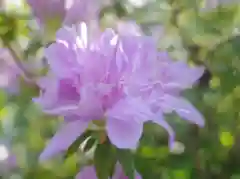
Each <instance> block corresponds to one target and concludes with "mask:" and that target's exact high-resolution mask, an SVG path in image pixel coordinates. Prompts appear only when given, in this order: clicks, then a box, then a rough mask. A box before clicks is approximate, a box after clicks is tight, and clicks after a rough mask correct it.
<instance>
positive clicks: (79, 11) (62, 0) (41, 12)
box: [27, 0, 100, 26]
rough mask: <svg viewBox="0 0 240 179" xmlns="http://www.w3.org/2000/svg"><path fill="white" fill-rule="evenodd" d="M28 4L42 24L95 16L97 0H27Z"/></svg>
mask: <svg viewBox="0 0 240 179" xmlns="http://www.w3.org/2000/svg"><path fill="white" fill-rule="evenodd" d="M27 2H28V4H29V5H30V7H31V10H32V12H33V14H34V16H35V17H36V18H37V20H38V22H39V23H40V24H41V25H42V26H44V25H46V24H48V23H53V22H54V23H56V22H59V25H60V24H61V23H64V24H67V25H69V24H73V23H77V22H80V21H89V20H92V19H94V18H97V16H98V11H99V7H100V4H99V1H98V0H40V1H39V0H28V1H27Z"/></svg>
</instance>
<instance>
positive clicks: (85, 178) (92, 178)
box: [76, 163, 142, 179]
mask: <svg viewBox="0 0 240 179" xmlns="http://www.w3.org/2000/svg"><path fill="white" fill-rule="evenodd" d="M76 179H98V178H97V175H96V171H95V168H94V167H93V166H87V167H84V168H83V170H82V171H80V172H79V174H78V175H77V176H76ZM111 179H128V177H127V176H126V175H125V174H124V171H123V169H122V167H121V165H120V164H119V163H117V164H116V167H115V171H114V174H113V177H112V178H111ZM135 179H142V177H141V176H140V175H139V174H138V173H137V172H135Z"/></svg>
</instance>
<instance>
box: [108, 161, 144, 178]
mask: <svg viewBox="0 0 240 179" xmlns="http://www.w3.org/2000/svg"><path fill="white" fill-rule="evenodd" d="M112 179H128V177H127V176H126V175H125V173H124V171H123V169H122V166H121V165H120V163H117V164H116V167H115V172H114V175H113V178H112ZM135 179H142V177H141V175H139V173H137V172H135Z"/></svg>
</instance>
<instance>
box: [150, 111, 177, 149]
mask: <svg viewBox="0 0 240 179" xmlns="http://www.w3.org/2000/svg"><path fill="white" fill-rule="evenodd" d="M153 122H154V123H156V124H158V125H160V126H162V127H163V128H164V129H165V130H166V131H167V132H168V134H169V148H170V149H172V148H173V144H174V140H175V132H174V130H173V129H172V127H171V126H170V125H169V124H168V123H167V122H166V121H165V120H164V117H163V113H162V112H160V111H158V112H157V114H156V118H154V119H153Z"/></svg>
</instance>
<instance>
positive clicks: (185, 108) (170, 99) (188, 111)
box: [164, 95, 204, 127]
mask: <svg viewBox="0 0 240 179" xmlns="http://www.w3.org/2000/svg"><path fill="white" fill-rule="evenodd" d="M164 100H165V103H166V104H167V105H168V106H169V107H170V108H172V109H173V110H174V111H175V112H176V113H177V114H178V115H179V116H180V117H182V118H184V119H186V120H188V121H191V122H193V123H195V124H197V125H199V126H201V127H203V126H204V118H203V116H202V115H201V113H200V112H199V111H197V109H196V108H195V107H194V106H193V105H192V104H191V103H190V102H188V101H187V100H185V99H184V98H181V97H174V96H170V95H165V97H164Z"/></svg>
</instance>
